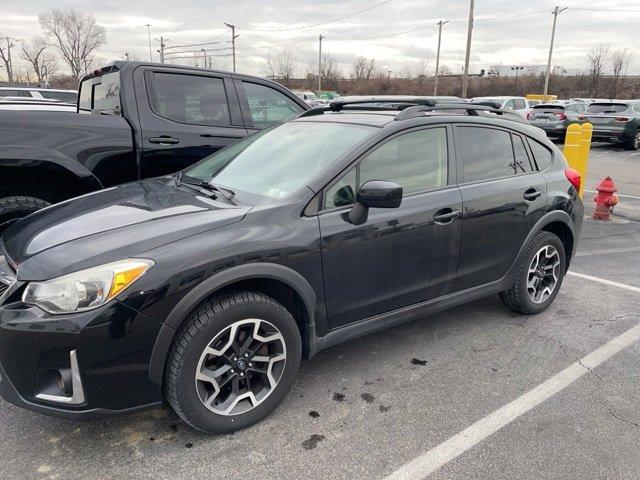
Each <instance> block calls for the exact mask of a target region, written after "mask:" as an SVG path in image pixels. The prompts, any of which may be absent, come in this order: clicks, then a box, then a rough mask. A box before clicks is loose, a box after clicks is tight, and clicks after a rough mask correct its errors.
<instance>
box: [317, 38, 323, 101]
mask: <svg viewBox="0 0 640 480" xmlns="http://www.w3.org/2000/svg"><path fill="white" fill-rule="evenodd" d="M323 38H324V37H323V36H322V35H319V36H318V91H321V90H322V39H323Z"/></svg>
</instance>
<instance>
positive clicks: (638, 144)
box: [625, 128, 640, 150]
mask: <svg viewBox="0 0 640 480" xmlns="http://www.w3.org/2000/svg"><path fill="white" fill-rule="evenodd" d="M625 147H626V148H627V150H638V149H639V148H640V128H638V129H636V131H635V132H634V134H633V135H632V136H631V138H629V140H627V142H626V143H625Z"/></svg>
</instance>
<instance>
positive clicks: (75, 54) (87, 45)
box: [38, 10, 106, 77]
mask: <svg viewBox="0 0 640 480" xmlns="http://www.w3.org/2000/svg"><path fill="white" fill-rule="evenodd" d="M38 19H39V20H40V26H41V27H42V30H43V31H44V32H45V34H46V35H47V41H48V42H50V44H51V45H53V46H55V47H56V48H57V49H58V50H59V51H60V53H61V55H62V58H63V59H64V61H65V63H66V64H67V65H69V68H70V69H71V72H72V73H73V75H75V76H76V77H80V76H81V75H82V74H83V73H84V72H86V71H87V70H89V68H90V67H91V64H92V63H93V60H94V54H95V52H96V50H98V48H100V46H101V45H103V44H104V43H105V41H106V32H105V29H104V27H102V26H100V25H98V24H97V23H96V19H95V17H94V16H93V15H91V14H90V13H82V12H77V11H75V10H64V11H63V10H51V11H49V12H45V13H41V14H40V15H39V17H38Z"/></svg>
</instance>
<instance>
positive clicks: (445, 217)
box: [433, 208, 460, 225]
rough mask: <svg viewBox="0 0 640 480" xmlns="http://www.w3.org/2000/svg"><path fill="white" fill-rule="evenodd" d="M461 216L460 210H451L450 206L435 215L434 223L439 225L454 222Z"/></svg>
mask: <svg viewBox="0 0 640 480" xmlns="http://www.w3.org/2000/svg"><path fill="white" fill-rule="evenodd" d="M459 216H460V210H451V209H450V208H445V209H442V210H440V211H438V212H436V214H435V215H434V216H433V221H434V223H437V224H438V225H446V224H448V223H451V222H453V221H454V220H455V219H456V218H458V217H459Z"/></svg>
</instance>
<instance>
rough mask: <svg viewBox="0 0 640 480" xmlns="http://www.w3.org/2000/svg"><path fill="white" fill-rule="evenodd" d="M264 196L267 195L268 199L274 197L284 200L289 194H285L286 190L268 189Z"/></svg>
mask: <svg viewBox="0 0 640 480" xmlns="http://www.w3.org/2000/svg"><path fill="white" fill-rule="evenodd" d="M262 194H263V195H266V196H267V197H274V198H284V197H286V196H287V195H288V194H289V193H288V192H285V191H284V190H279V189H277V188H273V187H272V188H268V189H266V190H265V191H264V192H262Z"/></svg>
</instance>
